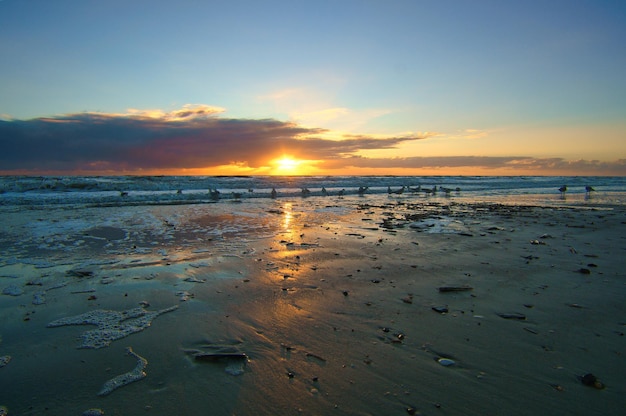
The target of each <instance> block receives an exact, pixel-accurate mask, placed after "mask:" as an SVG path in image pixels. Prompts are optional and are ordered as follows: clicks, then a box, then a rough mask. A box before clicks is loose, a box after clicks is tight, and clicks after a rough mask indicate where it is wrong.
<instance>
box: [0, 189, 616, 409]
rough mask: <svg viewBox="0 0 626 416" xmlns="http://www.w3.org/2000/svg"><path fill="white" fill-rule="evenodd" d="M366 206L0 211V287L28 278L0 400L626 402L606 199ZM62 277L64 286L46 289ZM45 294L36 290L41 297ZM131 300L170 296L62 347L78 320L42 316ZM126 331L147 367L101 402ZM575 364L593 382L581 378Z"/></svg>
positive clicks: (85, 403)
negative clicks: (213, 356)
mask: <svg viewBox="0 0 626 416" xmlns="http://www.w3.org/2000/svg"><path fill="white" fill-rule="evenodd" d="M329 202H332V203H329ZM374 202H375V203H372V201H371V200H362V199H358V198H346V199H344V200H323V199H315V200H314V199H313V198H311V199H292V200H286V199H283V200H277V201H272V202H271V205H267V204H266V205H264V206H263V207H262V208H257V207H254V206H251V204H246V203H244V204H237V205H236V206H233V205H227V204H211V205H207V206H195V205H194V206H187V207H185V206H160V207H118V208H115V209H100V208H82V209H80V210H76V211H68V210H51V211H50V212H47V213H46V214H47V215H46V216H40V215H38V214H39V213H40V212H38V211H30V212H27V213H22V214H18V213H12V214H11V215H9V216H6V219H5V221H6V222H5V226H4V227H3V230H5V231H4V233H5V234H2V235H1V236H0V237H1V238H0V244H2V247H3V252H4V253H7V254H8V255H7V257H4V258H3V259H2V263H0V276H2V277H0V285H2V289H5V288H6V287H7V286H10V285H15V286H17V287H18V288H19V289H21V290H23V293H22V294H21V295H17V296H11V295H3V296H0V314H1V315H2V320H3V322H6V324H5V325H4V326H3V329H2V332H1V333H0V336H2V340H1V342H0V356H4V355H10V356H11V357H12V358H11V361H10V362H9V363H8V364H7V365H5V366H4V367H2V368H0V373H1V375H2V377H0V391H1V392H2V394H0V397H3V399H2V400H3V402H1V403H0V405H5V406H7V408H8V409H9V415H11V414H20V415H22V414H40V413H42V412H45V411H44V410H43V409H44V408H47V409H48V411H47V414H81V413H82V412H83V411H85V410H87V409H89V408H101V409H103V410H104V411H106V412H107V413H108V414H115V413H116V412H118V413H119V412H121V413H124V414H125V413H129V414H130V413H141V412H146V411H147V410H149V414H163V415H165V414H172V413H178V414H188V415H196V414H197V415H200V414H206V412H207V409H213V412H214V414H225V415H226V414H238V415H247V414H259V413H261V414H267V413H274V414H382V413H385V414H399V415H402V414H407V412H408V414H411V413H410V409H414V410H415V412H420V413H421V414H441V415H447V414H449V415H452V414H461V413H463V414H476V415H479V414H537V413H552V414H556V413H570V414H575V413H577V412H579V411H580V410H579V409H586V412H590V413H592V414H593V413H603V414H615V413H616V412H617V411H618V410H617V409H622V408H624V406H625V405H626V399H624V397H626V395H625V394H624V393H626V383H624V381H623V380H622V379H623V377H622V376H623V372H624V370H625V369H626V368H625V363H624V358H623V355H622V354H623V352H624V347H625V337H624V336H623V334H624V332H625V330H626V328H625V326H626V322H624V320H623V317H624V316H626V306H625V305H623V299H624V298H625V297H626V296H625V295H626V276H625V275H624V272H623V266H624V262H623V260H621V259H622V258H623V257H624V251H625V249H626V240H625V238H624V237H623V236H624V235H626V232H625V231H626V224H625V221H624V218H626V217H625V216H624V213H625V211H624V208H623V207H622V206H612V207H604V208H610V209H604V208H603V209H596V208H590V207H586V206H579V207H576V208H574V209H572V208H557V207H532V206H516V205H502V204H489V203H484V204H461V203H459V204H457V203H456V202H455V201H451V202H454V204H452V206H450V205H451V204H430V203H429V204H423V205H420V204H416V203H415V201H413V202H411V201H403V200H397V199H390V200H389V199H387V198H384V199H382V198H380V199H378V200H377V201H374ZM418 202H429V201H418ZM431 202H438V201H431ZM232 208H235V209H236V211H235V212H227V211H228V210H231V209H232ZM112 211H114V212H112ZM270 211H271V212H270ZM15 236H20V238H19V239H16V237H15ZM534 242H536V244H535V243H534ZM35 260H41V261H42V263H37V261H35ZM24 261H26V262H24ZM43 261H45V262H46V263H44V262H43ZM29 262H30V263H29ZM590 264H594V265H595V266H590ZM582 269H586V270H588V271H589V273H588V274H587V273H585V272H581V270H582ZM70 271H75V272H81V271H82V272H84V274H83V275H82V276H81V275H80V273H78V274H76V273H75V274H68V272H70ZM106 279H110V280H106ZM59 282H66V283H67V285H66V286H63V287H59V288H54V289H51V287H52V286H53V285H54V283H59ZM104 282H108V283H104ZM441 286H455V287H463V286H469V287H471V288H472V289H471V290H465V291H458V292H450V293H441V292H439V291H438V288H439V287H441ZM41 290H45V295H46V296H45V303H42V304H39V305H35V304H33V303H32V300H33V299H34V297H33V296H34V294H35V293H36V292H37V291H41ZM87 290H93V292H83V291H87ZM179 292H187V293H188V295H189V296H188V297H187V300H186V301H182V300H181V299H182V297H181V295H177V293H179ZM92 296H93V297H95V298H94V299H90V297H92ZM140 302H147V304H148V306H146V307H145V309H146V310H150V311H156V310H162V309H165V308H169V307H171V306H173V305H177V306H178V309H177V310H175V311H173V312H171V313H167V314H164V315H163V316H160V317H158V319H156V320H154V322H152V323H151V325H150V326H149V327H146V328H145V329H144V330H142V331H140V332H138V333H134V334H132V335H128V336H127V337H124V338H123V339H120V340H117V341H113V342H112V343H111V345H110V346H109V347H106V348H101V349H98V350H89V349H77V348H76V347H77V345H78V342H77V337H79V336H80V334H81V333H82V332H84V331H85V330H88V329H93V327H84V326H76V327H61V328H46V325H47V324H48V323H50V322H52V321H54V320H56V319H60V318H64V317H71V316H75V315H79V314H81V313H85V312H87V311H92V310H97V309H104V310H114V311H123V310H129V309H131V308H135V307H138V306H139V304H140ZM433 308H437V310H434V309H433ZM444 309H446V310H447V312H439V311H443V310H444ZM514 314H518V315H514ZM502 315H505V316H506V315H508V316H509V317H511V316H518V317H519V316H520V315H523V316H524V318H525V319H506V318H504V317H502ZM126 347H132V349H133V351H135V352H136V353H137V354H139V355H140V356H141V357H145V359H146V360H147V361H148V363H149V364H148V366H147V368H146V369H145V372H146V373H147V376H146V377H145V378H144V379H142V380H140V381H138V382H136V383H133V384H131V385H128V386H124V387H122V388H119V389H117V390H116V391H115V392H113V393H112V394H110V395H108V396H106V397H98V396H97V395H96V393H97V392H98V391H100V389H101V387H102V385H103V384H104V383H105V382H106V381H107V380H109V379H112V378H113V377H114V376H116V375H119V374H124V373H126V372H128V371H129V370H132V368H133V367H134V365H135V363H134V362H133V359H132V358H131V359H129V358H128V357H127V356H126V355H125V353H124V351H125V348H126ZM188 350H199V351H203V352H205V353H208V352H215V351H221V352H224V351H227V352H230V353H244V354H245V355H246V356H247V357H248V359H249V360H248V361H247V363H246V364H245V368H244V370H243V374H240V375H236V376H234V375H232V374H229V373H228V372H227V371H225V370H226V368H227V367H229V366H230V365H231V364H232V363H228V362H227V363H224V362H215V363H206V362H198V361H196V360H194V359H193V356H190V355H189V353H186V352H185V351H188ZM440 359H448V360H452V361H453V362H454V364H453V365H450V366H444V365H442V364H441V363H440V362H439V361H438V360H440ZM586 373H593V374H595V375H596V376H597V377H598V378H599V379H600V380H601V381H602V382H603V383H604V384H605V385H606V388H605V389H603V390H596V389H593V388H590V387H589V386H585V385H583V384H582V383H581V382H580V380H579V379H578V378H577V376H582V375H584V374H586ZM20 392H21V393H20ZM5 397H6V399H5ZM416 414H417V413H416Z"/></svg>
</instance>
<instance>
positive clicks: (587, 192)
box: [559, 185, 595, 198]
mask: <svg viewBox="0 0 626 416" xmlns="http://www.w3.org/2000/svg"><path fill="white" fill-rule="evenodd" d="M559 192H560V193H561V198H565V192H567V185H563V186H561V187H560V188H559ZM591 192H595V189H593V187H592V186H589V185H587V186H585V198H589V197H590V196H591Z"/></svg>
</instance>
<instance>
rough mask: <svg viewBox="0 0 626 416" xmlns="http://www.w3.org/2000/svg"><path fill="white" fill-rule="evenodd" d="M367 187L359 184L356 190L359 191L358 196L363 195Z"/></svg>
mask: <svg viewBox="0 0 626 416" xmlns="http://www.w3.org/2000/svg"><path fill="white" fill-rule="evenodd" d="M368 188H369V187H368V186H359V190H358V191H357V192H358V193H359V196H363V194H364V193H365V192H366V191H367V189H368Z"/></svg>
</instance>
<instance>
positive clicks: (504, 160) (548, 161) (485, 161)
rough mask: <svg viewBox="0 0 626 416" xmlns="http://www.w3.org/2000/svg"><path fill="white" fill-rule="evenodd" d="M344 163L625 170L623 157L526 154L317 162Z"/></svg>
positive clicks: (573, 171)
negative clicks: (585, 157)
mask: <svg viewBox="0 0 626 416" xmlns="http://www.w3.org/2000/svg"><path fill="white" fill-rule="evenodd" d="M346 167H354V168H370V169H385V168H386V169H393V168H399V169H408V170H413V171H417V170H420V169H440V170H442V171H445V169H457V168H468V169H481V170H483V172H484V173H485V174H488V173H489V171H496V170H497V171H498V172H499V174H505V173H506V172H507V171H508V172H510V173H511V174H528V175H535V174H541V173H545V174H563V175H575V174H580V175H616V176H623V175H625V174H626V159H618V160H616V161H612V162H602V161H598V160H574V161H571V160H566V159H562V158H535V157H530V156H510V157H499V156H434V157H419V156H416V157H393V158H367V157H360V156H349V157H345V158H341V159H334V160H326V161H324V162H322V163H321V165H320V168H323V169H329V170H331V169H345V168H346Z"/></svg>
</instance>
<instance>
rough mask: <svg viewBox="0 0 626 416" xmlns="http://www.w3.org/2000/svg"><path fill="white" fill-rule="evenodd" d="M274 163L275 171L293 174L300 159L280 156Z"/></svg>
mask: <svg viewBox="0 0 626 416" xmlns="http://www.w3.org/2000/svg"><path fill="white" fill-rule="evenodd" d="M275 165H276V171H277V173H281V174H295V173H297V171H298V165H300V161H298V160H295V159H292V158H290V157H287V156H283V157H282V158H280V159H277V160H276V162H275Z"/></svg>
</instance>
